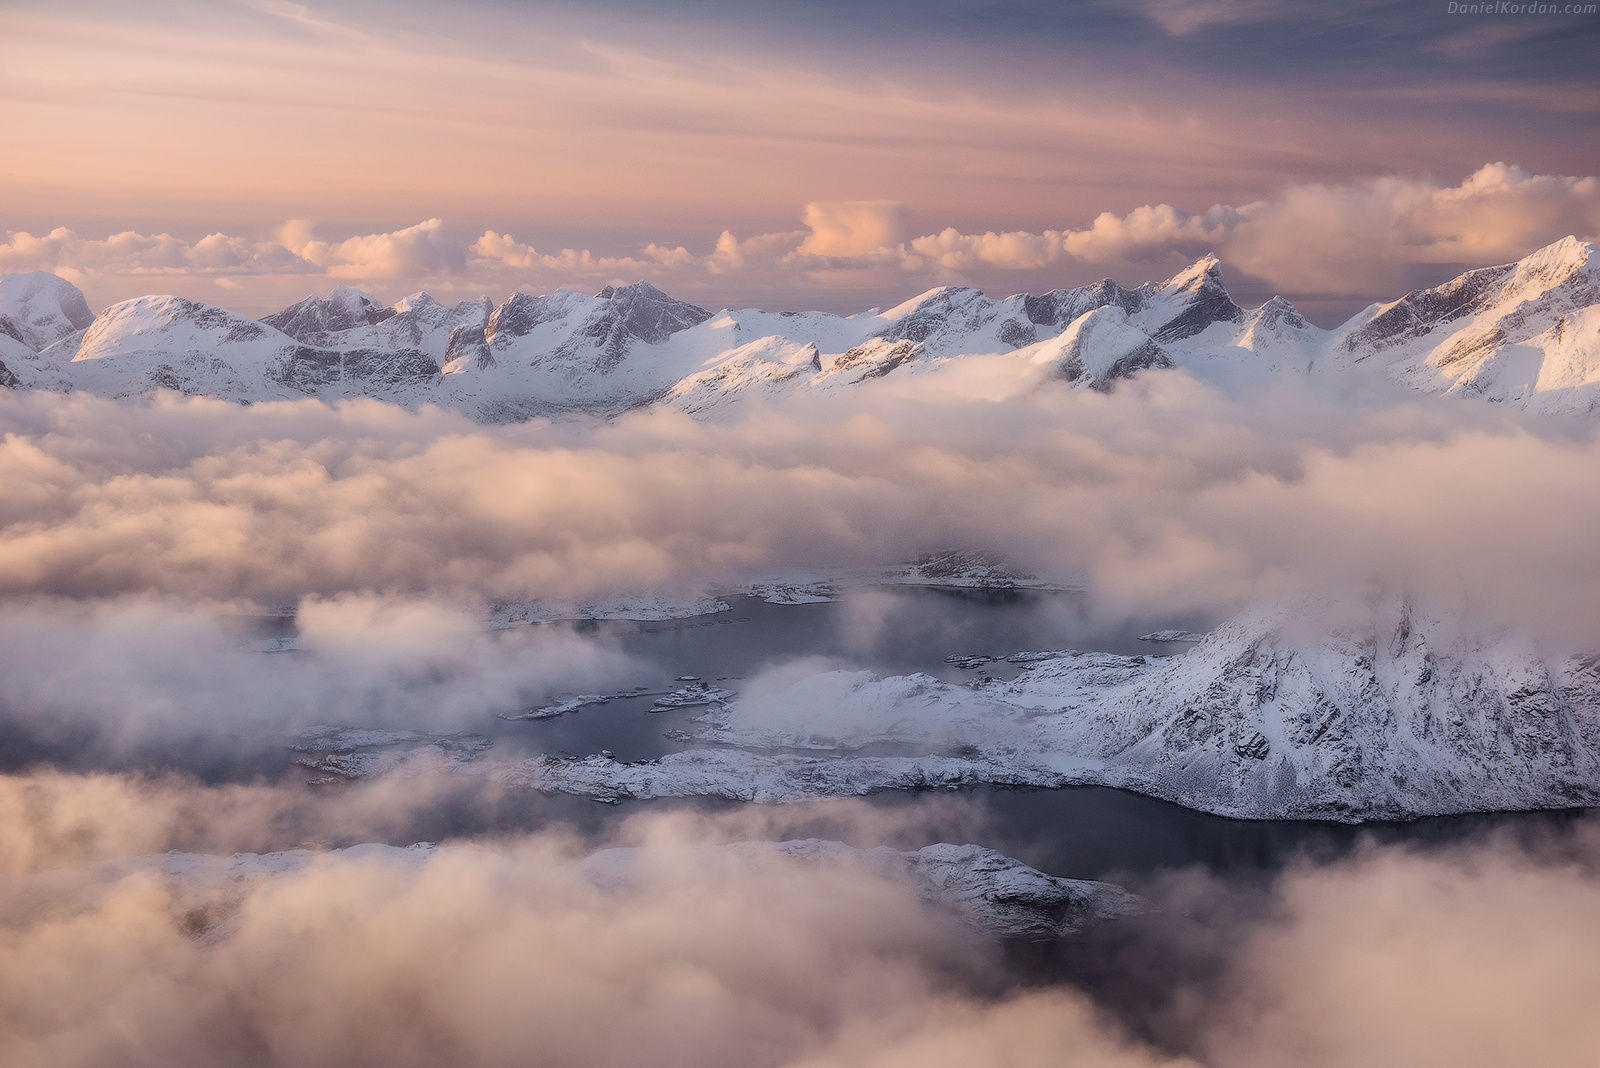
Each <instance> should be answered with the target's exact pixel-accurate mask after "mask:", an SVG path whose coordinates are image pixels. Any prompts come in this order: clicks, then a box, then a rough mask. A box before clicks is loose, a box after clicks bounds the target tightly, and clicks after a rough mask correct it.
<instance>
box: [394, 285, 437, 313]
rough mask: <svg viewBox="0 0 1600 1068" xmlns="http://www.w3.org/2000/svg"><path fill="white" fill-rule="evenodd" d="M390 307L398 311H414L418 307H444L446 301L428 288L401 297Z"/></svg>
mask: <svg viewBox="0 0 1600 1068" xmlns="http://www.w3.org/2000/svg"><path fill="white" fill-rule="evenodd" d="M390 307H392V308H394V310H395V311H397V312H404V311H412V310H414V309H416V308H430V307H436V308H442V307H444V303H443V302H442V301H440V300H439V299H438V298H437V297H435V296H434V295H433V294H431V293H429V292H428V291H427V290H426V289H419V290H417V291H416V292H415V293H412V294H411V295H409V296H405V297H401V298H400V299H399V300H397V301H395V302H394V303H393V304H392V305H390Z"/></svg>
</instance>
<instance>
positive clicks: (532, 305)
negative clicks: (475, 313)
mask: <svg viewBox="0 0 1600 1068" xmlns="http://www.w3.org/2000/svg"><path fill="white" fill-rule="evenodd" d="M558 318H560V314H559V313H558V312H557V311H556V309H555V307H554V301H553V300H552V298H550V297H536V296H534V295H533V294H531V293H513V294H511V296H510V297H509V298H508V299H507V300H506V301H505V302H504V303H503V304H501V305H500V306H499V307H498V308H496V309H495V310H494V314H493V315H491V316H490V317H489V325H488V326H487V327H486V328H485V329H484V337H486V338H487V339H488V340H490V341H494V340H496V339H499V338H517V337H524V336H526V335H528V334H531V333H532V332H533V330H534V328H535V327H537V326H539V325H540V324H542V323H548V322H550V321H552V320H554V319H558Z"/></svg>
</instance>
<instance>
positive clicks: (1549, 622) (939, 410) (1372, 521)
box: [0, 368, 1600, 644]
mask: <svg viewBox="0 0 1600 1068" xmlns="http://www.w3.org/2000/svg"><path fill="white" fill-rule="evenodd" d="M973 374H975V375H978V376H979V377H980V378H981V377H982V374H983V372H982V369H981V368H975V369H974V370H973ZM958 388H959V386H958ZM0 432H3V433H4V437H3V438H0V477H3V478H4V480H5V484H6V486H7V492H6V494H5V495H4V498H3V499H0V591H3V592H4V594H5V595H7V596H10V597H38V596H41V595H45V596H67V597H74V598H84V597H89V598H93V597H104V596H113V595H125V594H145V595H156V596H175V597H183V598H198V599H203V600H223V601H225V600H229V599H232V598H237V597H247V598H255V599H258V600H264V601H268V602H272V603H281V602H289V603H292V602H294V601H296V600H298V599H299V598H301V597H303V596H314V597H322V598H337V597H339V596H340V595H342V594H347V593H352V592H354V593H361V592H366V591H377V592H381V593H386V594H391V595H403V596H408V597H423V598H428V597H443V598H446V599H450V600H458V601H459V600H460V599H462V598H465V599H466V601H467V602H472V601H477V602H479V603H481V600H482V599H483V598H485V597H489V598H493V597H506V598H521V597H537V598H546V599H553V600H566V601H582V600H585V599H588V598H592V597H604V596H608V595H613V594H628V593H641V592H663V593H691V592H697V591H699V590H701V589H703V588H704V587H705V586H706V585H708V584H716V583H730V584H735V585H737V584H741V583H743V582H748V581H752V580H755V579H757V578H759V577H761V576H763V575H765V574H770V573H772V572H773V571H784V570H792V569H794V568H817V567H821V568H828V567H842V566H843V567H848V566H854V567H863V566H865V567H871V566H880V565H884V564H891V563H895V562H899V561H904V560H907V559H910V558H912V557H914V556H916V555H918V554H920V553H922V552H925V551H928V550H930V549H937V548H944V547H971V548H978V549H985V550H989V551H991V552H996V553H999V554H1000V555H1002V556H1004V557H1008V558H1010V559H1012V560H1014V561H1015V562H1016V563H1018V564H1019V565H1020V566H1022V567H1025V568H1028V569H1031V570H1033V571H1034V572H1035V573H1038V574H1040V575H1043V576H1046V577H1048V578H1052V579H1056V580H1061V581H1075V580H1080V579H1081V580H1084V581H1087V583H1088V584H1089V587H1090V589H1091V592H1092V593H1093V594H1094V595H1095V597H1096V598H1097V599H1098V601H1099V603H1101V604H1102V606H1104V607H1107V608H1108V609H1110V610H1119V611H1151V610H1156V609H1160V610H1163V611H1167V612H1171V611H1201V612H1219V613H1220V612H1226V611H1229V610H1232V609H1234V608H1237V607H1239V606H1240V605H1241V604H1243V603H1246V602H1249V601H1252V600H1254V599H1257V598H1259V597H1262V596H1268V595H1273V594H1277V593H1283V592H1288V591H1291V590H1300V589H1304V588H1307V587H1315V588H1320V587H1323V586H1329V585H1331V586H1334V587H1336V588H1341V589H1351V588H1360V587H1362V586H1363V585H1364V584H1366V583H1368V582H1371V581H1378V582H1382V583H1384V584H1386V585H1388V586H1389V587H1391V588H1402V589H1406V588H1409V589H1413V590H1416V591H1419V592H1428V593H1436V594H1440V595H1443V596H1450V597H1456V596H1461V595H1466V594H1470V596H1471V598H1472V599H1473V600H1475V601H1479V602H1481V603H1482V605H1483V606H1484V607H1485V608H1492V609H1495V610H1497V611H1500V612H1503V613H1505V614H1506V615H1508V616H1509V617H1510V618H1515V619H1531V620H1536V621H1542V623H1543V624H1544V626H1546V627H1547V628H1548V629H1552V630H1557V631H1562V632H1564V636H1565V638H1566V639H1568V640H1570V641H1572V642H1577V643H1580V644H1583V643H1593V642H1595V641H1597V640H1600V614H1597V610H1596V607H1595V606H1596V605H1597V604H1600V587H1597V586H1596V584H1595V583H1596V578H1597V576H1596V573H1595V570H1594V568H1593V567H1592V564H1591V559H1590V553H1591V548H1590V546H1591V535H1592V532H1593V530H1594V529H1595V528H1596V525H1597V524H1600V495H1597V492H1596V487H1595V482H1594V479H1593V477H1592V472H1593V470H1594V468H1595V464H1596V463H1597V462H1600V439H1597V437H1596V435H1595V432H1594V431H1593V429H1592V428H1588V429H1585V428H1581V427H1572V426H1568V425H1565V424H1551V425H1549V426H1542V425H1541V424H1539V423H1538V422H1536V421H1530V420H1526V419H1518V418H1515V417H1513V415H1512V414H1510V413H1503V412H1499V411H1497V410H1496V409H1493V408H1491V407H1487V406H1483V405H1477V404H1469V403H1451V402H1440V401H1437V400H1431V399H1427V398H1416V397H1413V396H1410V395H1399V394H1397V393H1396V392H1393V391H1391V390H1390V389H1388V388H1386V387H1382V386H1380V385H1376V384H1374V385H1373V386H1372V388H1371V390H1370V392H1368V391H1365V387H1362V386H1361V385H1360V384H1359V381H1357V382H1356V383H1354V384H1352V386H1351V389H1350V391H1349V392H1348V395H1345V394H1339V395H1334V394H1330V393H1328V392H1326V391H1325V390H1317V389H1313V388H1312V387H1311V386H1309V385H1306V384H1304V383H1302V382H1300V381H1298V380H1294V379H1274V380H1272V381H1270V382H1267V383H1265V384H1263V385H1261V386H1259V387H1256V388H1250V389H1243V390H1241V391H1240V392H1239V393H1238V395H1237V396H1233V397H1228V396H1224V395H1223V394H1222V393H1220V392H1218V391H1217V390H1216V389H1214V388H1213V387H1210V386H1207V385H1205V384H1202V383H1201V382H1199V381H1197V380H1195V379H1192V378H1190V377H1188V376H1187V375H1184V374H1182V373H1177V372H1173V373H1170V374H1162V375H1158V376H1150V377H1149V378H1147V379H1136V380H1134V381H1133V382H1132V383H1131V384H1129V385H1128V386H1127V387H1126V388H1123V389H1119V390H1118V391H1116V392H1115V393H1113V394H1112V395H1110V396H1105V395H1101V394H1097V393H1073V392H1070V391H1047V392H1044V393H1039V394H1035V395H1030V396H1027V397H1023V398H1013V399H1010V400H1004V401H1001V400H990V399H985V398H984V396H983V394H982V392H981V391H980V390H978V389H976V388H974V389H973V390H972V391H971V392H970V393H969V394H967V395H961V396H957V395H946V394H930V392H929V391H928V390H925V389H923V388H922V387H920V386H919V385H918V382H917V380H915V379H909V380H907V382H906V383H904V384H897V383H895V382H894V380H893V379H892V378H889V379H884V380H883V381H882V383H880V384H879V387H878V388H877V389H867V390H864V391H861V392H860V393H859V395H858V396H857V397H855V398H854V399H851V400H848V401H845V400H837V401H834V402H831V403H829V404H826V405H823V404H817V405H811V404H807V403H796V404H794V405H792V406H790V407H787V408H780V409H770V410H759V411H755V412H752V413H750V415H749V416H748V418H746V419H744V420H742V421H740V422H737V423H733V424H730V425H706V424H702V423H698V422H695V421H693V420H690V419H688V418H686V417H683V416H681V415H678V414H676V413H672V412H666V411H652V412H644V413H638V414H634V415H630V416H628V417H625V418H622V419H620V420H618V421H616V422H614V423H607V424H588V423H585V422H581V421H579V422H567V423H557V424H545V423H539V422H535V423H529V424H523V425H517V426H506V427H483V426H479V425H476V424H473V423H470V422H468V421H467V420H465V419H463V418H461V417H458V416H454V415H451V414H448V413H444V412H440V411H437V410H433V409H424V410H423V411H420V412H416V413H409V412H405V411H402V410H399V409H396V408H393V407H390V406H387V405H383V404H379V403H376V402H361V403H353V404H345V405H336V406H328V405H324V404H321V403H318V402H312V401H306V402H295V403H282V404H262V405H255V406H251V407H249V408H244V409H241V408H239V407H237V406H234V405H230V404H227V403H223V402H217V401H209V400H204V399H188V398H181V399H180V398H161V399H157V400H154V401H151V402H148V403H134V404H119V403H117V402H114V401H107V400H101V399H97V398H93V397H89V396H82V395H69V396H58V395H53V394H28V393H12V394H7V395H5V396H3V397H0ZM335 603H337V602H335Z"/></svg>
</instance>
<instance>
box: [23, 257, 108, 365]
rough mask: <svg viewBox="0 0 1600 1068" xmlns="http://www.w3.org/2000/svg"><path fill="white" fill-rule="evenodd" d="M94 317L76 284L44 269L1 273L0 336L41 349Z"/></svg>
mask: <svg viewBox="0 0 1600 1068" xmlns="http://www.w3.org/2000/svg"><path fill="white" fill-rule="evenodd" d="M93 320H94V315H93V313H92V312H90V311H89V305H88V304H87V303H86V302H85V301H84V299H83V294H82V293H81V292H80V291H79V290H78V287H77V286H75V285H73V284H72V283H71V282H69V281H67V280H66V279H65V278H58V277H57V276H56V275H53V274H50V273H48V272H46V271H29V272H27V273H25V274H0V336H6V337H10V338H11V339H13V340H15V341H19V342H21V343H22V344H23V345H26V346H27V347H28V348H30V349H32V350H33V351H34V352H41V351H43V350H44V349H46V348H48V347H49V346H50V345H53V344H54V343H55V342H57V341H60V340H61V339H62V338H64V337H67V336H68V335H70V334H74V333H77V332H78V331H79V330H82V329H84V328H85V327H87V326H88V325H89V324H90V323H91V322H92V321H93Z"/></svg>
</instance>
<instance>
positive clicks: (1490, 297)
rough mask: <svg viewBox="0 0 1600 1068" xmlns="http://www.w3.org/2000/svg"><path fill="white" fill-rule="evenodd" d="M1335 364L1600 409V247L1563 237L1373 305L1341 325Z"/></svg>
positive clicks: (1550, 404) (1511, 398) (1440, 386)
mask: <svg viewBox="0 0 1600 1068" xmlns="http://www.w3.org/2000/svg"><path fill="white" fill-rule="evenodd" d="M1328 358H1329V360H1330V362H1332V363H1333V364H1334V365H1335V366H1353V365H1357V364H1363V363H1366V364H1377V365H1381V366H1383V367H1384V368H1385V369H1386V371H1387V373H1388V374H1389V376H1390V377H1392V378H1394V379H1395V380H1397V381H1400V382H1404V383H1406V384H1407V385H1411V386H1414V387H1416V388H1418V389H1422V390H1427V391H1429V392H1442V393H1464V394H1470V395H1476V396H1481V397H1485V398H1487V399H1489V400H1493V401H1501V402H1506V403H1511V404H1516V405H1518V406H1520V407H1526V408H1531V409H1535V410H1539V411H1547V412H1563V413H1577V414H1582V413H1587V412H1592V411H1595V410H1597V409H1600V253H1597V250H1596V247H1595V245H1594V244H1593V243H1592V242H1586V241H1579V240H1578V239H1576V238H1573V237H1567V238H1563V239H1562V240H1560V241H1557V242H1556V243H1555V244H1553V245H1549V246H1547V247H1545V248H1542V249H1540V250H1539V251H1537V252H1535V253H1534V254H1533V255H1531V256H1528V257H1527V258H1526V259H1523V260H1520V261H1518V262H1517V263H1509V264H1504V265H1502V266H1499V267H1485V268H1483V269H1481V270H1476V271H1468V272H1467V273H1466V274H1464V275H1462V276H1460V277H1459V278H1456V279H1454V280H1452V281H1450V282H1447V283H1445V284H1444V285H1442V286H1436V287H1435V288H1433V289H1424V290H1419V291H1417V292H1412V293H1407V294H1406V295H1405V296H1403V297H1401V298H1400V299H1399V300H1397V301H1393V302H1391V303H1389V304H1379V305H1374V306H1372V307H1371V308H1368V309H1366V310H1365V311H1363V312H1362V313H1360V314H1359V315H1357V316H1356V317H1355V318H1353V319H1351V320H1350V322H1348V323H1346V324H1345V325H1344V326H1342V327H1340V328H1339V329H1338V330H1337V331H1335V340H1334V344H1333V345H1332V346H1331V348H1330V351H1329V354H1328Z"/></svg>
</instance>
